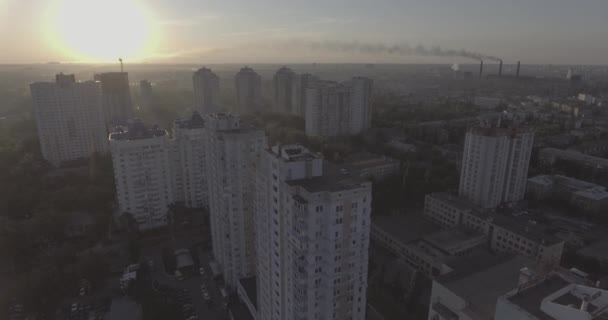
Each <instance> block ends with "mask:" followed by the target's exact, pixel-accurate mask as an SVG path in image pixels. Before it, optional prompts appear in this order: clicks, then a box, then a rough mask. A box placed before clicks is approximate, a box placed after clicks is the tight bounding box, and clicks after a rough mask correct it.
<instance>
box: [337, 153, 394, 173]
mask: <svg viewBox="0 0 608 320" xmlns="http://www.w3.org/2000/svg"><path fill="white" fill-rule="evenodd" d="M387 164H389V165H396V166H399V164H400V161H399V160H397V159H395V158H391V157H387V156H381V155H376V154H372V153H357V154H355V155H352V156H350V157H348V158H347V159H346V161H345V162H344V164H343V166H344V167H345V168H347V169H349V170H353V171H357V170H364V169H366V168H369V167H375V166H384V165H387Z"/></svg>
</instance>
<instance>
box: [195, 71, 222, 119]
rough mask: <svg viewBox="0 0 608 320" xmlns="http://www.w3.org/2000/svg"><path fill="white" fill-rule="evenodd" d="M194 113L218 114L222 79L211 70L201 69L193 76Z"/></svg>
mask: <svg viewBox="0 0 608 320" xmlns="http://www.w3.org/2000/svg"><path fill="white" fill-rule="evenodd" d="M192 84H193V86H194V111H198V112H199V113H200V114H207V113H213V112H218V111H219V110H218V109H219V96H220V78H219V77H218V76H217V75H216V74H215V73H214V72H213V71H211V69H209V68H205V67H203V68H200V69H198V71H196V72H195V73H194V75H193V76H192Z"/></svg>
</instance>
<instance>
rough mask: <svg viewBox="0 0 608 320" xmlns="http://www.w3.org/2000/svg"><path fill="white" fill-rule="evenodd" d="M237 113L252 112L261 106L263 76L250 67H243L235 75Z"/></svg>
mask: <svg viewBox="0 0 608 320" xmlns="http://www.w3.org/2000/svg"><path fill="white" fill-rule="evenodd" d="M235 83H236V100H237V101H236V109H235V110H234V111H235V112H236V113H237V114H245V113H251V112H253V111H256V110H258V109H259V108H260V107H261V90H262V78H261V77H260V75H259V74H257V73H256V72H255V71H253V69H251V68H249V67H244V68H242V69H241V70H240V71H239V72H238V73H237V74H236V77H235Z"/></svg>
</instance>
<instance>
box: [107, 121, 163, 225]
mask: <svg viewBox="0 0 608 320" xmlns="http://www.w3.org/2000/svg"><path fill="white" fill-rule="evenodd" d="M110 149H111V151H112V163H113V167H114V180H115V183H116V197H117V200H118V209H119V213H120V214H123V213H130V214H131V215H132V216H133V218H134V219H135V221H136V222H137V224H138V226H139V228H140V230H145V229H151V228H157V227H162V226H165V225H167V223H168V219H167V212H168V207H169V205H170V204H172V203H173V202H174V193H173V182H172V175H171V150H172V146H171V142H170V140H169V139H168V134H167V132H166V131H165V130H163V129H160V128H158V127H156V126H154V127H152V128H147V127H146V126H145V125H144V124H143V123H142V122H141V121H139V120H136V121H132V122H130V123H129V124H128V125H127V127H116V128H115V129H114V132H112V133H111V134H110Z"/></svg>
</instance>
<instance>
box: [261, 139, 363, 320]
mask: <svg viewBox="0 0 608 320" xmlns="http://www.w3.org/2000/svg"><path fill="white" fill-rule="evenodd" d="M322 171H323V168H322V160H321V159H320V158H319V157H318V156H317V155H314V154H311V153H310V152H309V151H308V150H306V149H305V148H304V147H302V146H299V145H290V146H282V147H278V146H277V147H273V148H272V149H271V150H266V151H265V152H264V154H263V156H262V159H261V161H260V163H259V166H258V172H257V196H256V198H257V207H256V215H255V218H256V242H257V252H258V257H257V268H258V269H257V285H256V286H257V298H256V299H257V312H256V315H257V319H269V320H270V319H364V318H365V305H366V290H367V264H368V247H369V233H370V211H371V207H370V204H371V183H370V182H367V181H362V180H360V179H357V178H352V177H350V176H349V175H344V174H342V173H341V172H339V171H338V172H330V173H329V174H325V175H323V172H322Z"/></svg>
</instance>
